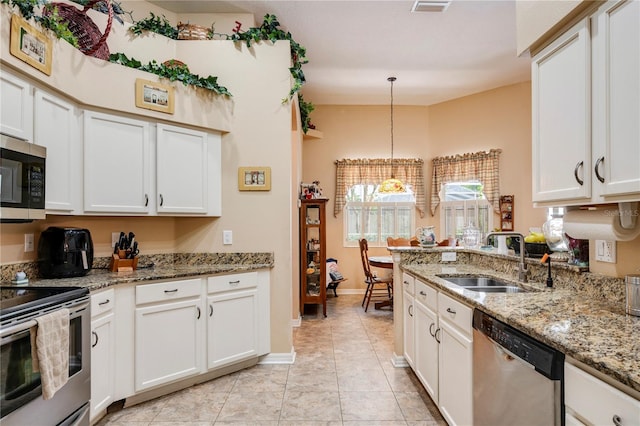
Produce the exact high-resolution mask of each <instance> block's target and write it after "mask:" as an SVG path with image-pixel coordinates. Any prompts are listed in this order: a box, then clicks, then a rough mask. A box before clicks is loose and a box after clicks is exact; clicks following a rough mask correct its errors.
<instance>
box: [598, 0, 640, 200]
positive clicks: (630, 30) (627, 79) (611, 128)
mask: <svg viewBox="0 0 640 426" xmlns="http://www.w3.org/2000/svg"><path fill="white" fill-rule="evenodd" d="M591 25H592V33H593V35H594V36H593V65H594V66H593V159H592V161H593V167H594V174H595V177H596V179H597V181H595V180H594V182H595V183H596V185H598V187H599V195H601V196H602V201H604V202H606V201H608V200H609V199H612V200H614V201H615V200H616V198H615V197H617V196H624V195H627V194H636V197H637V195H638V194H640V167H638V164H639V161H640V2H637V1H627V2H608V3H606V4H605V5H604V6H602V7H601V8H600V9H599V10H598V13H597V14H596V15H595V16H594V17H593V19H592V20H591ZM612 197H614V198H612Z"/></svg>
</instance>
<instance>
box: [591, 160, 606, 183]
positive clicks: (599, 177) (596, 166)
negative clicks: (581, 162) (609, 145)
mask: <svg viewBox="0 0 640 426" xmlns="http://www.w3.org/2000/svg"><path fill="white" fill-rule="evenodd" d="M601 163H604V157H600V158H598V161H596V165H595V167H594V168H593V169H594V170H595V172H596V177H597V178H598V180H599V181H600V182H602V183H604V178H603V177H602V176H601V175H600V164H601Z"/></svg>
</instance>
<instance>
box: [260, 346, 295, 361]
mask: <svg viewBox="0 0 640 426" xmlns="http://www.w3.org/2000/svg"><path fill="white" fill-rule="evenodd" d="M294 362H296V351H295V350H294V349H293V347H292V348H291V352H289V353H284V352H283V353H270V354H267V355H265V356H263V357H260V361H258V364H293V363H294Z"/></svg>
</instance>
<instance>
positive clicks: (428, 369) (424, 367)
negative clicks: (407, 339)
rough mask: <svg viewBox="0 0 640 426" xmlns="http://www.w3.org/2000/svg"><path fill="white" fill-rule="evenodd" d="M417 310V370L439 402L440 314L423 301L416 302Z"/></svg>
mask: <svg viewBox="0 0 640 426" xmlns="http://www.w3.org/2000/svg"><path fill="white" fill-rule="evenodd" d="M415 312H416V316H415V318H416V321H415V336H416V346H415V351H416V356H415V364H416V367H415V371H416V375H417V376H418V379H420V382H422V385H423V386H424V388H425V389H426V390H427V392H428V393H429V396H430V397H431V399H432V400H433V402H435V403H436V404H437V403H438V341H437V340H436V330H437V329H438V315H437V314H436V313H435V312H434V311H432V310H431V309H429V308H427V307H426V306H424V305H423V304H422V303H416V310H415Z"/></svg>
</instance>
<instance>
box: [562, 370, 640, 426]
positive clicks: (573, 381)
mask: <svg viewBox="0 0 640 426" xmlns="http://www.w3.org/2000/svg"><path fill="white" fill-rule="evenodd" d="M564 379H565V391H564V400H565V405H566V406H567V407H570V408H571V409H572V410H573V411H574V412H575V413H576V414H577V416H578V417H579V418H581V419H583V420H586V421H587V422H588V423H591V424H595V425H603V424H614V422H613V418H614V416H619V417H620V420H619V423H620V424H623V425H637V424H640V401H638V400H637V399H634V398H632V397H631V396H629V395H627V394H625V393H623V392H621V391H619V390H618V389H616V388H614V387H613V386H611V385H609V384H607V383H605V382H603V381H602V380H600V379H598V378H596V377H594V376H592V375H591V374H589V373H587V372H585V371H583V370H581V369H580V368H578V367H576V366H574V365H571V364H567V363H565V365H564ZM594 402H595V403H594Z"/></svg>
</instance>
